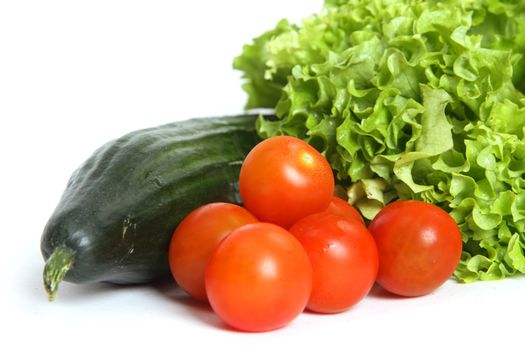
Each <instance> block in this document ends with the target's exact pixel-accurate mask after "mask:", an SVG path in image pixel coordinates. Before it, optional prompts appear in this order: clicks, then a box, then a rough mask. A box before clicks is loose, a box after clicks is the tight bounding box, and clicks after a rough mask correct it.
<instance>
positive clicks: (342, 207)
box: [325, 196, 365, 225]
mask: <svg viewBox="0 0 525 350" xmlns="http://www.w3.org/2000/svg"><path fill="white" fill-rule="evenodd" d="M325 212H327V213H331V214H335V215H340V216H344V217H345V218H349V219H354V220H357V221H359V222H361V223H362V224H363V225H365V219H363V217H362V216H361V214H359V211H357V209H356V208H354V207H353V206H352V205H350V204H349V203H348V202H347V201H345V200H343V199H341V198H339V197H336V196H333V197H332V201H331V202H330V204H328V208H326V209H325Z"/></svg>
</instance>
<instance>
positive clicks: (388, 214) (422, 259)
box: [369, 200, 462, 296]
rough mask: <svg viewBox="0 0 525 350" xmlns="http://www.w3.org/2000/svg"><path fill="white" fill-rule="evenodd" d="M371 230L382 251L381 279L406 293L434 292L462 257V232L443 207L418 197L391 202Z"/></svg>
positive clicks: (387, 286) (395, 290) (388, 287)
mask: <svg viewBox="0 0 525 350" xmlns="http://www.w3.org/2000/svg"><path fill="white" fill-rule="evenodd" d="M369 230H370V232H371V233H372V235H373V236H374V238H375V240H376V244H377V249H378V252H379V273H378V277H377V282H378V283H379V284H380V285H381V286H382V287H383V288H384V289H386V290H388V291H390V292H392V293H395V294H399V295H403V296H420V295H424V294H427V293H430V292H432V291H433V290H434V289H436V288H437V287H439V286H440V285H442V284H443V283H445V281H446V280H447V279H448V278H449V277H450V276H451V275H452V273H453V272H454V269H455V268H456V266H457V264H458V262H459V259H460V257H461V250H462V242H461V232H460V231H459V228H458V225H457V224H456V222H455V221H454V219H452V217H451V216H450V215H449V214H448V213H447V212H445V211H444V210H443V209H441V208H439V207H437V206H435V205H432V204H428V203H425V202H420V201H415V200H399V201H396V202H393V203H391V204H389V205H387V206H386V207H385V208H383V209H382V210H381V211H380V212H379V213H378V214H377V215H376V217H375V218H374V220H372V222H371V223H370V226H369Z"/></svg>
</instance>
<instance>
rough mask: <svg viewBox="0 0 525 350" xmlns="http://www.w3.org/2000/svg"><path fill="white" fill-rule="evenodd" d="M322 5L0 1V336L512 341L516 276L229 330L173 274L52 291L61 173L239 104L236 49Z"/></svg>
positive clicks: (64, 340) (168, 342) (376, 297)
mask: <svg viewBox="0 0 525 350" xmlns="http://www.w3.org/2000/svg"><path fill="white" fill-rule="evenodd" d="M321 4H322V1H321V0H316V1H307V0H302V1H300V0H271V1H270V0H265V1H263V0H246V1H228V0H225V1H213V0H201V1H110V0H104V1H98V0H91V1H23V0H18V1H15V0H13V1H2V2H0V143H1V144H0V152H1V158H0V164H1V165H0V186H1V192H0V203H1V205H2V208H1V210H0V218H1V221H0V223H1V226H0V237H1V245H0V249H1V254H0V259H1V261H0V273H1V274H0V279H1V281H2V284H1V287H0V291H1V296H0V302H1V304H0V305H1V306H0V317H1V320H2V321H5V322H6V323H4V322H3V324H4V325H3V327H2V331H1V334H2V335H1V336H0V348H2V349H10V348H17V349H20V348H23V347H24V346H29V347H38V348H40V349H47V348H49V349H50V348H53V349H65V348H73V347H74V348H79V349H83V348H91V349H92V348H94V347H97V348H109V347H110V346H113V347H115V346H119V348H125V349H126V348H145V347H148V348H149V349H154V348H170V349H178V348H181V347H186V348H187V347H190V348H192V349H193V348H197V347H199V348H201V347H203V346H208V347H219V348H225V347H228V348H230V349H246V348H250V349H253V348H260V349H266V348H269V347H278V348H285V347H286V348H291V347H294V348H295V347H297V348H305V347H306V348H320V347H323V348H326V349H328V348H334V349H339V348H348V349H358V348H380V347H382V348H386V347H388V348H393V349H397V348H399V349H409V348H414V349H429V348H436V349H438V348H444V347H452V348H460V347H461V348H463V349H466V348H473V349H474V348H477V349H480V348H500V349H501V348H503V347H505V346H513V348H515V349H518V348H522V346H523V332H525V319H524V318H525V278H523V277H521V278H514V279H509V280H506V281H498V282H487V283H474V284H469V285H461V284H457V283H455V282H453V281H449V282H447V284H445V285H444V286H443V287H442V288H440V289H438V290H437V291H435V292H434V293H432V294H431V295H428V296H425V297H421V298H413V299H404V298H396V297H392V296H390V295H388V294H386V293H385V292H383V291H382V290H381V289H377V288H376V289H374V290H373V291H372V293H371V294H370V296H368V297H367V298H365V299H364V300H363V301H362V302H361V303H360V304H358V305H356V306H355V307H354V308H352V309H351V310H349V311H347V312H345V313H342V314H338V315H330V316H321V315H314V314H308V313H305V314H302V315H300V316H299V318H297V319H296V320H295V321H294V322H293V323H291V324H290V325H289V326H288V327H285V328H283V329H280V330H278V331H274V332H269V333H262V334H247V333H239V332H235V331H232V330H230V329H227V328H225V327H224V325H223V324H222V322H221V321H220V320H219V319H217V317H216V316H215V315H214V314H213V313H212V312H211V311H210V309H209V308H208V307H206V306H205V305H202V304H198V303H195V302H192V301H191V300H189V299H188V298H186V297H185V296H184V295H183V293H181V292H180V291H179V290H177V289H176V288H175V287H174V286H173V284H172V283H169V282H168V283H163V284H156V285H153V286H141V287H130V288H117V287H113V286H109V285H103V284H97V285H73V284H69V283H63V284H62V285H61V287H60V291H59V294H58V297H57V300H56V301H55V302H54V303H49V302H48V301H47V299H46V295H45V293H44V291H43V288H42V283H41V271H42V267H43V261H42V257H41V255H40V250H39V244H40V234H41V232H42V229H43V227H44V225H45V223H46V220H47V218H48V217H49V215H50V214H51V212H52V210H53V209H54V207H55V205H56V204H57V202H58V199H59V197H60V195H61V193H62V190H63V188H64V186H65V184H66V181H67V179H68V178H69V176H70V174H71V172H72V171H73V170H74V169H75V168H76V167H77V166H78V165H79V164H80V163H81V162H82V161H83V160H84V159H85V158H86V157H88V156H89V155H90V154H91V153H92V152H93V151H94V150H95V149H96V148H97V147H98V146H100V145H101V144H103V143H104V142H106V141H108V140H110V139H112V138H115V137H118V136H121V135H122V134H124V133H126V132H129V131H131V130H134V129H138V128H143V127H148V126H154V125H158V124H162V123H167V122H171V121H175V120H181V119H186V118H189V117H199V116H216V115H226V114H236V113H240V112H242V110H243V105H244V103H245V101H246V96H245V94H244V93H243V91H242V90H241V88H240V85H241V80H240V73H239V72H235V71H233V70H232V68H231V66H232V59H233V57H234V56H236V55H238V54H239V53H240V52H241V47H242V45H243V44H244V43H247V42H248V41H249V40H250V39H251V38H252V37H254V36H256V35H258V34H260V33H262V32H263V31H264V30H267V29H270V28H271V27H273V26H274V25H275V24H276V23H277V21H278V20H279V19H281V18H283V17H286V18H289V19H291V20H293V21H298V20H299V19H300V18H302V17H304V16H306V15H308V14H310V13H313V12H316V11H318V9H320V7H321ZM13 342H14V343H13ZM6 344H10V345H6Z"/></svg>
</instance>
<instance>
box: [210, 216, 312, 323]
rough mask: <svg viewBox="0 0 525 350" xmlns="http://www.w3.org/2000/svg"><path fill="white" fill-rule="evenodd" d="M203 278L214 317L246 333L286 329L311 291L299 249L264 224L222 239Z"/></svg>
mask: <svg viewBox="0 0 525 350" xmlns="http://www.w3.org/2000/svg"><path fill="white" fill-rule="evenodd" d="M205 279H206V291H207V293H208V298H209V301H210V305H211V307H212V308H213V310H214V311H215V313H216V314H217V315H218V316H219V317H220V318H221V319H222V320H223V321H224V322H225V323H226V324H228V325H230V326H231V327H233V328H235V329H238V330H243V331H248V332H263V331H269V330H272V329H276V328H280V327H283V326H285V325H286V324H288V323H289V322H290V321H292V320H293V319H295V318H296V317H297V316H298V315H299V314H300V313H301V312H302V311H303V310H304V308H305V305H306V302H307V301H308V297H309V296H310V292H311V289H312V270H311V267H310V262H309V260H308V256H307V255H306V252H305V251H304V249H303V247H302V246H301V244H300V243H299V242H298V241H297V239H295V237H294V236H292V235H291V234H290V233H289V232H288V231H286V230H284V229H283V228H281V227H279V226H276V225H273V224H269V223H256V224H250V225H246V226H243V227H241V228H238V229H236V230H235V231H233V232H232V233H231V234H230V235H228V236H227V237H226V238H225V239H224V240H223V241H222V242H221V243H220V244H219V245H218V246H217V248H216V249H215V251H214V253H213V254H212V257H211V258H210V261H209V263H208V267H207V269H206V278H205Z"/></svg>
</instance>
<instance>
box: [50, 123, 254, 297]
mask: <svg viewBox="0 0 525 350" xmlns="http://www.w3.org/2000/svg"><path fill="white" fill-rule="evenodd" d="M257 142H259V138H258V136H257V134H256V132H255V116H254V115H244V116H235V117H217V118H199V119H191V120H187V121H183V122H176V123H171V124H167V125H162V126H158V127H155V128H149V129H144V130H138V131H135V132H132V133H129V134H127V135H125V136H123V137H121V138H119V139H116V140H114V141H111V142H109V143H107V144H105V145H104V146H102V147H101V148H100V149H98V150H97V151H95V153H94V154H93V155H92V156H91V157H90V158H89V159H87V160H86V161H85V163H84V164H83V165H82V166H81V167H80V168H78V169H77V170H76V171H75V172H74V173H73V175H72V176H71V178H70V180H69V182H68V184H67V187H66V189H65V191H64V193H63V195H62V198H61V199H60V202H59V203H58V206H57V207H56V209H55V211H54V213H53V214H52V216H51V218H50V219H49V221H48V223H47V225H46V227H45V229H44V232H43V235H42V240H41V250H42V254H43V256H44V259H45V260H46V264H45V267H44V286H45V288H46V291H47V293H48V295H49V298H50V300H52V299H53V298H54V297H55V294H56V292H57V287H58V284H59V283H60V281H61V280H62V279H64V280H66V281H71V282H75V283H86V282H99V281H104V282H112V283H117V284H132V283H143V282H148V281H151V280H153V279H156V278H158V277H161V276H163V275H166V274H168V273H169V265H168V247H169V242H170V239H171V235H172V233H173V230H174V228H175V227H176V226H177V224H178V223H179V222H180V221H181V220H182V218H184V216H185V215H187V214H188V213H189V212H190V211H192V210H193V209H195V208H197V207H199V206H201V205H203V204H206V203H209V202H214V201H223V202H232V203H239V202H240V197H239V193H238V182H237V181H238V176H239V171H240V166H241V163H242V160H243V159H244V158H245V156H246V155H247V153H248V152H249V151H250V150H251V149H252V147H253V146H254V145H255V144H256V143H257Z"/></svg>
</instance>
